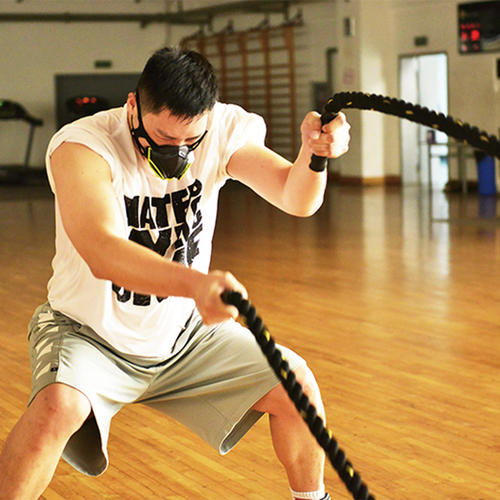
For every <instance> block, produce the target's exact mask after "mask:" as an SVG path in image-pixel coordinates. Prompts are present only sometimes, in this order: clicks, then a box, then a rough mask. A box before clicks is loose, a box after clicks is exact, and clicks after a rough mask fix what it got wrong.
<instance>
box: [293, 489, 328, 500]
mask: <svg viewBox="0 0 500 500" xmlns="http://www.w3.org/2000/svg"><path fill="white" fill-rule="evenodd" d="M290 491H291V492H292V497H293V498H300V499H304V500H321V499H322V498H323V497H324V496H325V495H326V493H325V487H324V486H322V487H321V489H319V490H317V491H293V490H292V489H291V488H290Z"/></svg>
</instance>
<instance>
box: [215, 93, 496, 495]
mask: <svg viewBox="0 0 500 500" xmlns="http://www.w3.org/2000/svg"><path fill="white" fill-rule="evenodd" d="M344 108H355V109H368V110H373V111H380V112H382V113H386V114H389V115H394V116H398V117H400V118H405V119H407V120H410V121H413V122H416V123H420V124H421V125H426V126H428V127H431V128H433V129H436V130H440V131H441V132H444V133H445V134H447V135H449V136H450V137H453V138H455V139H457V140H458V141H461V142H465V143H468V144H470V145H471V146H472V147H474V148H477V149H480V150H482V151H484V152H486V153H487V154H489V155H492V156H496V157H497V158H500V141H499V139H498V137H495V136H493V135H489V134H487V133H486V132H484V131H481V130H479V129H478V128H477V127H472V126H471V125H469V124H468V123H464V122H462V121H460V120H456V119H455V118H452V117H451V116H446V115H444V114H443V113H436V112H435V111H431V110H429V109H427V108H425V107H422V106H419V105H416V104H411V103H408V102H405V101H402V100H400V99H395V98H392V97H386V96H382V95H375V94H365V93H363V92H340V93H338V94H335V95H334V96H333V97H332V98H331V99H330V100H329V101H328V102H327V104H326V105H325V110H324V113H323V114H322V115H321V123H322V124H323V125H324V124H325V123H328V122H329V121H330V120H333V119H334V118H335V117H336V115H337V113H338V112H339V111H340V110H342V109H344ZM310 168H311V169H312V170H314V171H317V172H320V171H322V170H324V169H325V168H326V159H325V158H323V157H321V156H316V155H312V159H311V164H310ZM222 300H223V301H224V302H225V303H227V304H231V305H234V306H236V308H237V309H238V311H239V313H240V315H241V316H243V318H244V319H245V323H246V324H247V326H248V328H249V330H250V331H251V332H252V333H253V335H254V337H255V339H256V340H257V343H258V344H259V346H260V348H261V350H262V352H263V353H264V355H265V356H266V358H267V360H268V362H269V364H270V366H271V367H272V369H273V370H274V373H275V374H276V376H277V377H278V379H279V380H280V381H281V383H282V385H283V387H284V388H285V389H286V391H287V393H288V395H289V397H290V399H291V400H292V401H293V403H294V404H295V406H296V408H297V410H298V411H299V413H300V414H301V416H302V418H303V419H304V421H305V422H306V423H307V425H308V426H309V429H310V430H311V432H312V434H313V436H314V437H315V438H316V441H317V442H318V443H319V445H320V446H321V448H323V450H324V451H325V453H326V456H327V457H328V459H329V460H330V463H331V464H332V466H333V468H334V469H335V471H336V472H337V474H338V475H339V477H340V479H341V480H342V482H343V483H344V484H345V486H346V488H347V489H348V491H349V492H350V493H351V495H352V497H353V498H354V500H375V497H374V496H373V495H372V494H370V492H369V491H368V487H367V486H366V484H365V483H363V481H362V480H361V477H360V475H359V474H358V473H357V472H356V471H355V470H354V468H353V466H352V464H351V463H350V462H349V461H348V460H347V457H346V455H345V453H344V451H343V450H342V449H341V448H339V445H338V443H337V441H336V440H335V438H334V437H333V434H332V432H331V431H330V430H329V429H327V428H326V427H325V424H324V422H323V419H322V418H321V417H320V416H319V415H318V414H317V410H316V407H315V406H314V405H313V404H312V403H311V402H310V401H309V398H308V397H307V395H306V394H304V392H303V388H302V386H301V384H300V383H299V382H297V380H296V378H295V374H294V372H293V371H292V370H290V367H289V366H288V361H287V360H286V359H284V358H283V355H282V354H281V352H280V350H279V349H278V348H277V347H276V343H275V341H274V339H273V338H272V337H271V335H270V334H269V331H268V330H267V328H266V327H265V326H264V323H263V321H262V319H261V318H260V317H259V316H258V315H257V312H256V310H255V307H254V306H253V305H252V304H251V303H250V302H249V301H248V300H246V299H243V297H242V296H241V294H239V293H237V292H224V293H223V294H222Z"/></svg>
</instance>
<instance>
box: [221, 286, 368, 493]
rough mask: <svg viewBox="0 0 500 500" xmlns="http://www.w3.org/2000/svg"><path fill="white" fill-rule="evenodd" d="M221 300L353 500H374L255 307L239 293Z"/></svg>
mask: <svg viewBox="0 0 500 500" xmlns="http://www.w3.org/2000/svg"><path fill="white" fill-rule="evenodd" d="M221 298H222V300H223V302H225V303H226V304H229V305H233V306H235V307H236V308H237V309H238V312H239V313H240V315H241V316H242V317H243V318H244V320H245V323H246V325H247V327H248V329H249V330H250V331H251V332H252V334H253V335H254V337H255V340H256V341H257V343H258V344H259V347H260V348H261V350H262V352H263V354H264V356H265V357H266V358H267V361H268V362H269V365H270V366H271V368H272V369H273V370H274V373H275V374H276V376H277V377H278V379H279V380H280V382H281V384H282V385H283V387H284V388H285V390H286V391H287V393H288V396H289V397H290V399H291V400H292V402H293V403H294V405H295V407H296V408H297V410H298V411H299V413H300V415H301V416H302V418H303V419H304V421H305V422H306V424H307V425H308V427H309V429H310V431H311V433H312V434H313V436H314V437H315V438H316V441H317V442H318V444H319V445H320V446H321V448H323V450H324V451H325V453H326V456H327V457H328V459H329V461H330V463H331V464H332V466H333V468H334V469H335V471H336V472H337V474H338V475H339V477H340V479H341V480H342V482H343V483H344V485H345V486H346V488H347V490H348V491H349V492H350V493H351V495H352V497H353V498H354V500H375V497H374V496H373V495H371V494H370V492H369V491H368V487H367V486H366V484H365V483H363V481H362V480H361V477H360V475H359V474H358V473H357V472H356V471H355V470H354V468H353V466H352V464H351V463H350V462H349V461H348V460H347V457H346V455H345V453H344V451H343V450H342V449H341V448H339V445H338V443H337V441H336V440H335V438H334V437H333V433H332V432H331V431H330V430H329V429H327V428H326V427H325V424H324V422H323V419H322V418H321V417H320V416H319V415H318V414H317V410H316V407H315V406H314V405H313V404H312V403H311V402H310V401H309V398H308V397H307V395H306V394H304V392H303V388H302V386H301V384H300V383H299V382H297V380H296V378H295V373H294V372H293V371H292V370H291V369H290V367H289V365H288V361H287V360H286V359H285V358H283V355H282V354H281V351H280V350H279V349H278V348H277V347H276V343H275V341H274V339H273V338H272V337H271V335H270V333H269V331H268V330H267V328H266V327H265V326H264V322H263V321H262V319H261V318H260V317H259V316H258V315H257V311H256V310H255V307H254V306H253V305H252V304H251V303H250V301H248V300H246V299H244V298H243V297H242V295H241V294H240V293H239V292H234V291H225V292H224V293H223V294H222V296H221Z"/></svg>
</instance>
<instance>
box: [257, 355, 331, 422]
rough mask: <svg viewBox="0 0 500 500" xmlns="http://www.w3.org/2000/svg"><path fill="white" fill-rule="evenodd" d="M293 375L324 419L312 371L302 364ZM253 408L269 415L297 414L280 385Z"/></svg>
mask: <svg viewBox="0 0 500 500" xmlns="http://www.w3.org/2000/svg"><path fill="white" fill-rule="evenodd" d="M294 373H295V376H296V379H297V382H299V383H300V385H301V386H302V390H303V391H304V393H305V394H307V396H308V398H309V401H310V402H311V403H312V404H313V405H314V406H315V407H316V410H317V412H318V414H319V415H320V416H322V417H324V409H323V403H322V401H321V393H320V390H319V387H318V384H317V382H316V378H315V377H314V374H313V373H312V371H311V370H310V369H309V367H308V366H307V365H305V364H304V365H302V366H299V367H298V368H297V369H295V370H294ZM253 408H254V409H256V410H258V411H262V412H265V413H269V414H271V415H284V414H286V413H291V414H293V415H296V414H297V410H296V409H295V405H294V403H293V402H292V401H291V399H290V397H289V396H288V394H287V392H286V390H285V389H284V387H283V386H282V385H281V384H279V385H278V386H276V387H274V388H273V389H271V390H270V391H269V392H268V393H267V394H266V395H265V396H264V397H263V398H261V399H260V400H259V401H258V402H257V403H256V404H255V405H254V407H253Z"/></svg>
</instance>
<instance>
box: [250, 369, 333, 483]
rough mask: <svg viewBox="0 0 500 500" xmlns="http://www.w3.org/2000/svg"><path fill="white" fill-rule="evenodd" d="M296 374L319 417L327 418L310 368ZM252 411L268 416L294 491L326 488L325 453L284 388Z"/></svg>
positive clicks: (273, 436)
mask: <svg viewBox="0 0 500 500" xmlns="http://www.w3.org/2000/svg"><path fill="white" fill-rule="evenodd" d="M295 375H296V377H297V381H298V382H300V383H301V385H302V387H303V389H304V392H305V393H306V394H307V395H308V397H309V400H310V401H311V403H312V404H314V406H315V407H316V409H317V411H318V415H320V416H321V418H323V419H324V408H323V404H322V402H321V395H320V391H319V388H318V385H317V383H316V380H315V378H314V375H313V374H312V372H311V371H310V370H309V368H307V366H302V367H300V368H298V369H297V370H295ZM253 408H254V409H255V410H258V411H261V412H264V413H268V414H269V423H270V427H271V435H272V440H273V446H274V450H275V452H276V456H277V457H278V459H279V460H280V462H281V463H282V464H283V466H284V467H285V470H286V473H287V476H288V482H289V484H290V487H291V489H292V490H295V491H301V492H302V491H317V490H319V489H321V488H323V474H324V464H325V455H324V452H323V450H322V449H321V447H320V446H319V445H318V443H317V442H316V439H315V438H314V436H313V435H312V434H311V431H310V430H309V428H308V427H307V424H306V423H305V422H304V421H303V419H302V417H301V416H300V414H299V412H298V411H297V409H296V408H295V406H294V404H293V403H292V402H291V401H290V399H289V397H288V394H287V393H286V391H285V389H284V388H283V387H282V385H281V384H280V385H278V386H276V387H275V388H274V389H272V390H271V391H269V392H268V393H267V394H266V395H265V396H264V397H263V398H262V399H260V400H259V401H258V402H257V403H256V404H255V405H254V406H253Z"/></svg>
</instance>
